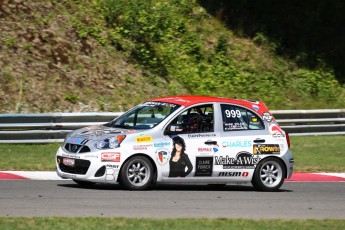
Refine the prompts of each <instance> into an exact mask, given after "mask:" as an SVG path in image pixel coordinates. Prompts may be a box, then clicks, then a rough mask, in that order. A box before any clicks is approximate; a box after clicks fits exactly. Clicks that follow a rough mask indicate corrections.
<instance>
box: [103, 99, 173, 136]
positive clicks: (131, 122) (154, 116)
mask: <svg viewBox="0 0 345 230" xmlns="http://www.w3.org/2000/svg"><path fill="white" fill-rule="evenodd" d="M179 107H180V106H179V105H175V104H171V103H165V102H155V101H149V102H145V103H143V104H141V105H138V106H136V107H134V108H133V109H132V110H130V111H128V112H127V113H125V114H123V115H122V116H120V117H118V118H117V119H115V120H114V121H112V122H111V123H110V124H109V125H110V126H112V127H115V128H125V129H151V128H153V127H155V126H156V125H158V124H159V123H160V122H161V121H163V120H164V119H165V118H166V117H168V116H169V115H170V114H171V113H173V112H174V111H175V110H176V109H178V108H179Z"/></svg>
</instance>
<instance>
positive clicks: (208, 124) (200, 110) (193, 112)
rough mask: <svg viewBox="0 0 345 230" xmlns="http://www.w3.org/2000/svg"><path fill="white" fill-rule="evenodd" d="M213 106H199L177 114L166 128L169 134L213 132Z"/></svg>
mask: <svg viewBox="0 0 345 230" xmlns="http://www.w3.org/2000/svg"><path fill="white" fill-rule="evenodd" d="M213 120H214V118H213V105H212V104H210V105H199V106H195V107H192V108H189V109H187V110H185V111H183V112H182V113H181V114H179V115H178V116H177V117H176V118H175V119H174V120H173V121H172V122H171V123H170V125H169V126H168V127H167V129H168V130H169V132H170V133H176V134H179V133H202V132H213V130H214V127H213V124H214V122H213Z"/></svg>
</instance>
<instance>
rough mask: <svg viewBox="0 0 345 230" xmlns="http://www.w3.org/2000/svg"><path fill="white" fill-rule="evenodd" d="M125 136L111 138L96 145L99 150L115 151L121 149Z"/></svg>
mask: <svg viewBox="0 0 345 230" xmlns="http://www.w3.org/2000/svg"><path fill="white" fill-rule="evenodd" d="M125 137H126V136H125V135H121V136H116V137H110V138H107V139H105V140H101V141H98V142H97V143H95V145H94V146H95V148H97V149H114V148H118V147H120V144H121V142H122V141H123V140H124V139H125Z"/></svg>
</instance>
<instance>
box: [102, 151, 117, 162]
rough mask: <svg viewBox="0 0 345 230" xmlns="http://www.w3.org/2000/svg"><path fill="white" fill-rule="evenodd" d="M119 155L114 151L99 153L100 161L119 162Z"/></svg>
mask: <svg viewBox="0 0 345 230" xmlns="http://www.w3.org/2000/svg"><path fill="white" fill-rule="evenodd" d="M120 157H121V154H120V153H116V152H107V153H101V161H102V162H120Z"/></svg>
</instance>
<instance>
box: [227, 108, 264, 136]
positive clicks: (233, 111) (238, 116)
mask: <svg viewBox="0 0 345 230" xmlns="http://www.w3.org/2000/svg"><path fill="white" fill-rule="evenodd" d="M221 108H222V118H223V130H224V131H235V130H257V129H264V124H263V122H262V120H261V119H260V117H259V116H257V115H256V114H255V113H253V112H251V111H250V110H248V109H245V108H242V107H239V106H235V105H227V104H222V105H221Z"/></svg>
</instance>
